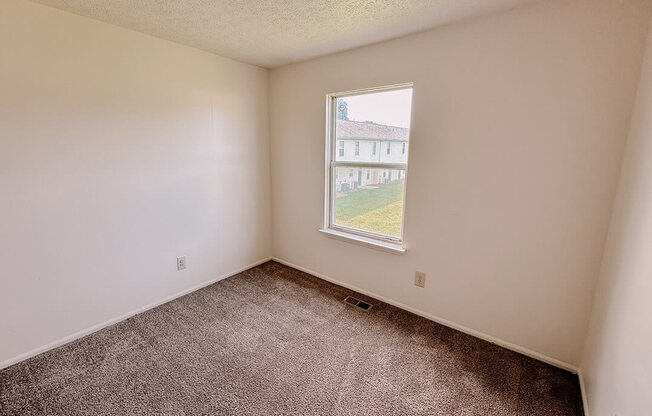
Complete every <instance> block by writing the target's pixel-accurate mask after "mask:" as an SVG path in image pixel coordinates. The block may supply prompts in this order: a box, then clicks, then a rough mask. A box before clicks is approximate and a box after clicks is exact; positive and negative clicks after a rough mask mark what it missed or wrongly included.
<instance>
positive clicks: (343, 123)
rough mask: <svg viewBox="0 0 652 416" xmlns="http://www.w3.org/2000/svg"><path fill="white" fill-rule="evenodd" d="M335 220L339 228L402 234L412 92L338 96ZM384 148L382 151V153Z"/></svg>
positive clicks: (333, 193) (335, 138)
mask: <svg viewBox="0 0 652 416" xmlns="http://www.w3.org/2000/svg"><path fill="white" fill-rule="evenodd" d="M334 101H335V102H334V103H333V104H334V105H335V108H336V120H335V123H334V128H335V137H334V138H333V139H332V140H333V143H337V146H338V147H337V152H333V154H334V157H335V160H334V161H332V164H331V165H332V167H333V168H332V171H331V175H332V179H331V186H333V187H334V189H332V190H331V191H332V192H331V195H333V196H334V197H333V198H332V201H331V210H332V212H331V214H332V216H331V218H332V222H333V225H335V226H337V227H345V228H353V229H357V230H361V231H365V232H371V233H375V234H382V235H386V236H389V237H393V238H396V239H399V238H401V236H402V227H403V204H404V185H405V173H406V169H407V162H408V151H407V149H408V148H409V126H410V114H411V102H412V88H402V89H394V90H386V91H378V92H371V93H366V94H357V95H351V96H340V97H337V98H334ZM378 150H380V151H378Z"/></svg>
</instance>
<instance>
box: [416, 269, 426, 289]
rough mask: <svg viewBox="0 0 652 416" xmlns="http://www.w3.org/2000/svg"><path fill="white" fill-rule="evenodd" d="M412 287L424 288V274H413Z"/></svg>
mask: <svg viewBox="0 0 652 416" xmlns="http://www.w3.org/2000/svg"><path fill="white" fill-rule="evenodd" d="M414 286H419V287H426V274H425V273H424V272H414Z"/></svg>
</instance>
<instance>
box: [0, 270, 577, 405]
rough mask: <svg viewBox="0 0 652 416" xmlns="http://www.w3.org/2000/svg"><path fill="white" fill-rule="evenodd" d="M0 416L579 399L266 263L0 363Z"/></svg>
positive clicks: (458, 338) (467, 345)
mask: <svg viewBox="0 0 652 416" xmlns="http://www.w3.org/2000/svg"><path fill="white" fill-rule="evenodd" d="M347 295H353V296H356V297H358V298H359V299H362V300H364V301H366V302H369V303H371V304H373V307H372V308H371V309H370V310H369V311H363V310H361V309H358V308H356V307H354V306H351V305H349V304H346V303H344V302H342V300H343V299H344V298H345V297H346V296H347ZM0 414H2V415H21V416H26V415H161V414H169V415H524V416H525V415H527V416H544V415H545V416H553V415H564V416H572V415H581V414H582V410H581V399H580V393H579V385H578V380H577V377H576V376H575V375H572V374H570V373H568V372H566V371H563V370H560V369H557V368H554V367H551V366H549V365H547V364H544V363H541V362H538V361H536V360H533V359H531V358H528V357H525V356H523V355H520V354H517V353H515V352H512V351H508V350H506V349H504V348H501V347H498V346H496V345H493V344H491V343H488V342H485V341H482V340H479V339H477V338H474V337H471V336H469V335H465V334H463V333H461V332H458V331H455V330H453V329H450V328H447V327H444V326H442V325H439V324H436V323H434V322H431V321H428V320H426V319H424V318H421V317H418V316H416V315H413V314H411V313H409V312H405V311H402V310H400V309H397V308H395V307H393V306H390V305H387V304H384V303H382V302H379V301H377V300H374V299H371V298H368V297H366V296H363V295H360V294H356V293H355V292H352V291H350V290H347V289H344V288H342V287H339V286H336V285H333V284H330V283H328V282H325V281H322V280H320V279H317V278H315V277H312V276H310V275H307V274H305V273H302V272H299V271H297V270H294V269H292V268H289V267H286V266H283V265H281V264H278V263H275V262H268V263H266V264H263V265H261V266H258V267H255V268H253V269H250V270H247V271H245V272H242V273H240V274H238V275H236V276H233V277H231V278H228V279H225V280H223V281H221V282H218V283H216V284H213V285H211V286H208V287H206V288H204V289H201V290H199V291H197V292H194V293H191V294H189V295H186V296H184V297H182V298H179V299H177V300H174V301H172V302H169V303H167V304H164V305H162V306H159V307H157V308H155V309H152V310H150V311H147V312H144V313H142V314H140V315H137V316H134V317H132V318H130V319H128V320H126V321H123V322H121V323H118V324H116V325H113V326H111V327H108V328H106V329H103V330H101V331H99V332H96V333H94V334H91V335H89V336H87V337H84V338H82V339H80V340H77V341H75V342H72V343H70V344H67V345H65V346H63V347H60V348H57V349H55V350H52V351H49V352H46V353H44V354H41V355H39V356H36V357H34V358H31V359H29V360H26V361H23V362H21V363H19V364H16V365H14V366H12V367H9V368H7V369H5V370H3V371H1V372H0Z"/></svg>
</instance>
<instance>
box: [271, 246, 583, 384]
mask: <svg viewBox="0 0 652 416" xmlns="http://www.w3.org/2000/svg"><path fill="white" fill-rule="evenodd" d="M272 260H274V261H277V262H279V263H281V264H284V265H286V266H289V267H292V268H295V269H297V270H301V271H302V272H305V273H308V274H310V275H313V276H315V277H318V278H320V279H323V280H326V281H328V282H331V283H335V284H336V285H339V286H343V287H345V288H347V289H351V290H354V291H356V292H359V293H362V294H364V295H367V296H370V297H372V298H375V299H378V300H380V301H382V302H385V303H388V304H390V305H393V306H396V307H397V308H400V309H403V310H406V311H408V312H412V313H413V314H415V315H419V316H422V317H424V318H426V319H429V320H431V321H434V322H437V323H439V324H442V325H444V326H447V327H449V328H453V329H456V330H458V331H460V332H464V333H465V334H469V335H471V336H474V337H476V338H480V339H483V340H485V341H489V342H491V343H494V344H496V345H500V346H501V347H504V348H507V349H508V350H512V351H516V352H518V353H520V354H523V355H527V356H528V357H531V358H534V359H535V360H539V361H543V362H544V363H547V364H550V365H553V366H555V367H558V368H561V369H563V370H567V371H570V372H571V373H575V374H577V372H578V371H579V369H578V367H577V366H575V365H572V364H569V363H566V362H563V361H561V360H558V359H556V358H552V357H548V356H547V355H544V354H541V353H538V352H536V351H532V350H530V349H528V348H525V347H521V346H520V345H516V344H513V343H511V342H508V341H504V340H502V339H498V338H496V337H493V336H491V335H488V334H485V333H482V332H480V331H476V330H475V329H471V328H467V327H465V326H462V325H459V324H456V323H455V322H452V321H449V320H448V319H444V318H440V317H438V316H435V315H432V314H429V313H427V312H423V311H420V310H418V309H415V308H413V307H411V306H408V305H405V304H402V303H400V302H397V301H395V300H393V299H389V298H386V297H385V296H381V295H378V294H376V293H373V292H371V291H369V290H366V289H362V288H359V287H357V286H354V285H351V284H349V283H345V282H342V281H340V280H337V279H333V278H332V277H329V276H326V275H324V274H321V273H318V272H315V271H313V270H310V269H307V268H305V267H302V266H299V265H296V264H293V263H290V262H289V261H286V260H283V259H280V258H278V257H272Z"/></svg>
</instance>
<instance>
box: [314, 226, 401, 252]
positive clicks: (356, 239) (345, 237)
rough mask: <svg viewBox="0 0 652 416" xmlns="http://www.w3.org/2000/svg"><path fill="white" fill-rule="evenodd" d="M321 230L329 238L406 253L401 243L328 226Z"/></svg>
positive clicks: (386, 250)
mask: <svg viewBox="0 0 652 416" xmlns="http://www.w3.org/2000/svg"><path fill="white" fill-rule="evenodd" d="M319 232H320V233H322V234H324V235H325V236H326V237H329V238H335V239H337V240H342V241H346V242H349V243H353V244H357V245H360V246H365V247H369V248H373V249H376V250H381V251H385V252H387V253H392V254H397V255H400V254H403V253H405V247H403V246H402V245H400V244H394V243H389V242H385V241H379V240H374V239H373V238H368V237H362V236H359V235H355V234H349V233H345V232H342V231H335V230H331V229H328V228H322V229H320V230H319Z"/></svg>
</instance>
